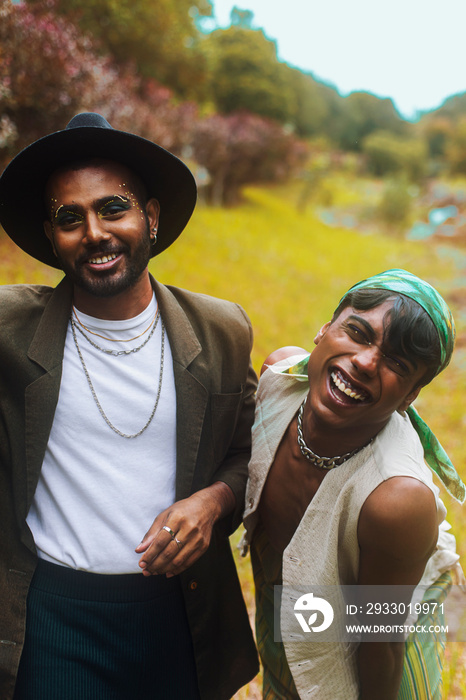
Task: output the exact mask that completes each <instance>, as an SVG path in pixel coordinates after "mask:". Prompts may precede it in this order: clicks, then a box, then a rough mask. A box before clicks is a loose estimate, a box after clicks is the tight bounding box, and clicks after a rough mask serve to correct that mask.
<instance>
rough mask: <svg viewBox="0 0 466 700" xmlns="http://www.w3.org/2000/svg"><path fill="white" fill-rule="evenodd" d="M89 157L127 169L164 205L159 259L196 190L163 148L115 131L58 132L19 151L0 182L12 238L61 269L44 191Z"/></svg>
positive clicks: (0, 217)
mask: <svg viewBox="0 0 466 700" xmlns="http://www.w3.org/2000/svg"><path fill="white" fill-rule="evenodd" d="M89 158H105V159H108V160H113V161H115V162H117V163H120V164H122V165H125V166H126V167H127V168H129V169H130V170H132V171H133V172H134V173H136V174H137V175H138V176H139V177H140V178H141V179H142V181H143V182H144V184H145V186H146V188H147V194H148V196H149V197H155V198H156V199H157V200H158V201H159V203H160V218H159V224H158V229H157V243H156V245H155V246H152V247H151V255H152V256H154V255H158V254H159V253H161V252H162V251H163V250H165V249H166V248H168V246H170V245H171V244H172V243H173V241H175V240H176V239H177V238H178V236H179V235H180V233H181V232H182V231H183V229H184V228H185V226H186V224H187V223H188V221H189V219H190V218H191V215H192V213H193V210H194V207H195V205H196V197H197V188H196V183H195V180H194V177H193V175H192V173H191V171H190V170H189V169H188V168H187V167H186V165H185V164H184V163H183V162H182V161H181V160H179V158H177V157H176V156H174V155H173V154H171V153H169V151H166V150H165V149H164V148H162V147H161V146H157V144H155V143H152V141H148V140H147V139H144V138H142V137H140V136H137V135H135V134H130V133H128V132H126V131H118V130H117V129H113V128H101V127H95V126H81V127H75V128H72V129H64V130H63V131H57V132H55V133H53V134H49V135H48V136H44V137H43V138H41V139H39V140H38V141H35V142H34V143H32V144H31V145H30V146H27V148H25V149H24V150H23V151H21V152H20V153H19V154H18V155H17V156H16V157H15V158H14V159H13V160H12V161H11V163H10V164H9V165H8V166H7V167H6V168H5V170H4V172H3V174H2V176H1V178H0V222H1V224H2V226H3V228H4V229H5V231H6V233H7V234H8V235H9V236H10V238H11V239H12V240H13V241H14V242H15V243H16V244H17V245H18V246H19V247H20V248H22V250H24V251H25V252H26V253H28V254H29V255H31V256H32V257H33V258H36V260H40V261H41V262H43V263H45V264H47V265H50V266H52V267H56V268H59V267H60V265H59V263H58V261H57V258H56V257H55V255H54V253H53V251H52V247H51V245H50V242H49V240H48V239H47V238H46V236H45V233H44V228H43V222H44V220H45V219H46V218H47V212H46V209H45V198H44V191H45V186H46V183H47V180H48V179H49V177H50V175H51V174H52V173H53V172H54V171H55V170H57V168H60V167H62V166H65V165H67V164H68V163H72V162H75V161H80V160H85V159H89Z"/></svg>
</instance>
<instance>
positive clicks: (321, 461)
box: [298, 396, 365, 469]
mask: <svg viewBox="0 0 466 700" xmlns="http://www.w3.org/2000/svg"><path fill="white" fill-rule="evenodd" d="M306 401H307V396H306V398H305V399H304V401H303V402H302V404H301V407H300V409H299V411H298V445H299V449H300V450H301V454H302V455H304V457H306V459H307V460H308V461H309V462H311V464H315V466H316V467H319V469H333V468H334V467H339V466H340V464H343V462H346V460H347V459H349V458H350V457H353V456H354V455H355V454H356V453H357V452H359V451H360V450H362V448H363V447H365V445H362V446H361V447H356V449H355V450H352V451H351V452H346V454H344V455H336V456H335V457H319V455H317V454H316V453H315V452H313V451H312V450H311V448H310V447H308V445H306V443H305V441H304V435H303V413H304V406H305V405H306Z"/></svg>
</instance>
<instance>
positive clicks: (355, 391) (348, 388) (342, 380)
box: [330, 370, 371, 403]
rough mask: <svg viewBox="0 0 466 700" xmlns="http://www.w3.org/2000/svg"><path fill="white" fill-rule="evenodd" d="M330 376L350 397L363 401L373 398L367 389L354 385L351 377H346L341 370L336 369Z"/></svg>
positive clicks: (335, 385)
mask: <svg viewBox="0 0 466 700" xmlns="http://www.w3.org/2000/svg"><path fill="white" fill-rule="evenodd" d="M330 377H331V378H332V382H333V386H334V387H336V388H337V390H338V391H339V392H340V393H342V394H344V395H345V396H346V397H348V398H349V399H352V400H353V401H356V402H361V403H362V402H365V401H368V400H369V399H370V398H371V397H370V395H369V394H368V393H367V392H366V391H362V390H361V389H360V388H359V387H355V386H353V384H351V382H350V381H349V379H348V378H347V377H344V376H343V375H342V373H341V372H339V371H337V370H334V371H333V372H331V374H330Z"/></svg>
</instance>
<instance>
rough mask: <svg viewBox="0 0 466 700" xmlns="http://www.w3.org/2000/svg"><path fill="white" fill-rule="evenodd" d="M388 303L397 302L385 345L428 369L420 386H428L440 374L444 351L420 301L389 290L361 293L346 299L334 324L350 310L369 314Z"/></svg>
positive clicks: (390, 315) (391, 311) (387, 320)
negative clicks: (370, 311) (390, 301)
mask: <svg viewBox="0 0 466 700" xmlns="http://www.w3.org/2000/svg"><path fill="white" fill-rule="evenodd" d="M388 299H393V306H392V307H391V309H389V310H388V311H387V313H386V315H385V318H384V329H385V330H384V343H387V345H388V346H389V347H390V349H391V351H392V352H394V353H395V354H399V355H401V356H403V357H406V358H408V359H410V360H413V361H414V362H416V361H417V362H422V363H424V364H426V365H427V370H426V373H425V375H424V376H423V378H422V380H421V381H420V382H419V383H418V384H417V385H416V386H424V385H426V384H428V383H429V382H431V381H432V379H433V378H434V377H435V376H436V374H437V372H438V369H439V367H440V365H441V347H440V340H439V336H438V333H437V329H436V328H435V325H434V322H433V321H432V319H431V318H430V316H429V314H428V313H427V312H426V311H425V310H424V309H423V308H422V306H420V305H419V304H418V303H417V302H416V301H414V300H413V299H410V298H409V297H407V296H404V294H399V293H398V292H392V291H391V290H389V289H359V290H356V291H354V292H349V293H348V294H347V295H346V296H345V297H343V299H342V300H341V301H340V303H339V305H338V306H337V308H336V309H335V311H334V314H333V317H332V323H333V321H335V320H336V319H337V318H338V316H339V315H340V314H341V312H342V311H343V310H344V309H346V308H348V306H351V307H352V308H353V309H356V310H357V311H368V310H369V309H374V308H375V307H377V306H380V305H381V304H383V303H384V302H385V301H387V300H388Z"/></svg>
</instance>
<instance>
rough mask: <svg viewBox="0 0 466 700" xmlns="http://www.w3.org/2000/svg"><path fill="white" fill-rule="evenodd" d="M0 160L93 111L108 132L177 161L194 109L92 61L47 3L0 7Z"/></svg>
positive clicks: (101, 60)
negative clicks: (157, 148) (149, 143)
mask: <svg viewBox="0 0 466 700" xmlns="http://www.w3.org/2000/svg"><path fill="white" fill-rule="evenodd" d="M0 20H1V21H0V47H1V48H0V160H2V161H3V162H4V163H6V162H7V161H8V158H9V156H11V155H12V154H13V153H15V152H16V151H18V150H19V149H20V148H22V147H24V146H26V145H27V144H28V143H30V142H31V141H34V140H36V139H38V138H40V137H41V136H43V135H45V134H48V133H50V132H51V131H54V130H59V129H62V128H63V127H64V126H65V124H66V123H67V122H68V121H69V120H70V118H71V117H72V116H74V114H76V113H77V112H80V111H96V112H99V113H101V114H103V115H104V116H105V117H106V118H107V119H108V120H109V121H110V123H111V124H112V126H114V127H115V128H120V129H123V130H126V131H132V132H133V133H137V134H139V135H140V136H144V137H146V138H148V139H150V140H153V141H156V142H157V143H159V144H160V145H161V146H163V147H165V148H167V149H169V150H171V151H173V152H174V153H179V154H180V153H181V152H182V150H183V148H185V147H186V146H187V145H188V144H189V143H190V140H191V132H192V128H193V126H194V124H195V122H196V119H197V107H196V105H194V104H192V103H189V102H181V103H176V102H175V101H174V99H173V95H172V93H171V91H170V90H168V89H167V88H164V87H162V86H161V85H159V84H158V83H156V82H155V81H153V80H147V79H146V80H144V79H143V78H141V76H138V75H137V73H136V72H135V70H134V68H133V67H131V66H127V67H126V68H121V67H118V66H117V65H115V64H114V63H113V62H112V61H111V59H109V58H108V57H102V56H97V55H96V53H95V52H94V46H93V44H92V41H91V40H90V39H89V38H87V37H84V36H83V35H82V34H81V33H80V32H79V31H78V30H77V29H76V27H74V26H73V25H72V24H71V23H70V22H69V21H68V20H66V19H64V18H63V17H57V16H56V15H54V14H53V12H52V10H51V6H50V2H47V3H46V4H43V5H39V4H35V5H34V6H32V7H31V6H27V5H19V4H13V3H11V2H10V0H0Z"/></svg>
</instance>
